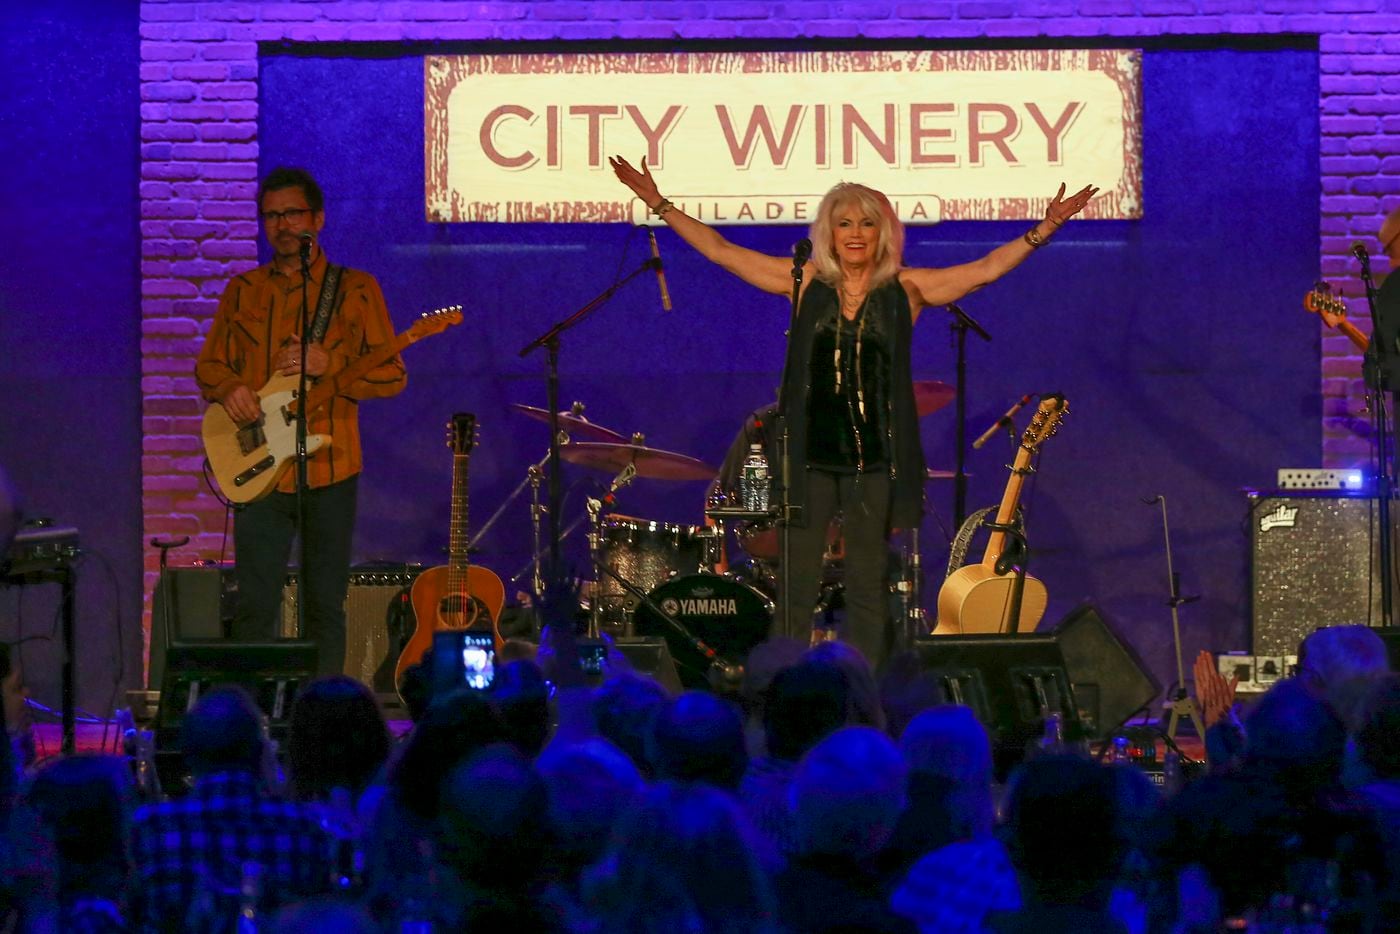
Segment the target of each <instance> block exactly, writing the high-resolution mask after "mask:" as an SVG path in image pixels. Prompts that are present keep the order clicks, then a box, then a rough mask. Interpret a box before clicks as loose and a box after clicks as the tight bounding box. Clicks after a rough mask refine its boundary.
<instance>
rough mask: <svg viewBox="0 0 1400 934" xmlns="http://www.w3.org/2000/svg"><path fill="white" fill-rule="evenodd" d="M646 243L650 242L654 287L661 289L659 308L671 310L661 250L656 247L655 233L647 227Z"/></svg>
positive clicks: (669, 291) (669, 293)
mask: <svg viewBox="0 0 1400 934" xmlns="http://www.w3.org/2000/svg"><path fill="white" fill-rule="evenodd" d="M647 243H649V244H651V259H652V268H654V269H655V270H656V287H657V288H659V289H660V290H661V310H662V311H670V310H671V290H670V289H668V288H666V270H665V268H664V267H663V266H662V265H661V251H660V250H658V249H657V248H656V233H655V232H654V231H653V230H652V229H651V228H650V227H648V228H647Z"/></svg>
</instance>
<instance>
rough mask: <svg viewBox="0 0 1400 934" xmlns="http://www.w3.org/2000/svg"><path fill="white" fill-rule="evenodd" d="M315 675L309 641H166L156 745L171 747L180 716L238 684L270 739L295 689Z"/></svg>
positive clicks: (280, 729) (281, 727) (280, 727)
mask: <svg viewBox="0 0 1400 934" xmlns="http://www.w3.org/2000/svg"><path fill="white" fill-rule="evenodd" d="M315 677H316V646H315V644H314V643H311V642H176V643H172V644H171V645H170V647H169V648H168V649H167V651H166V654H165V673H164V676H163V677H162V679H161V682H160V707H159V708H158V709H157V711H156V747H157V748H158V749H162V750H164V749H170V748H173V747H175V746H177V745H178V743H179V734H180V724H181V722H182V721H183V720H184V717H185V714H186V713H187V712H188V711H189V710H190V709H191V708H193V707H194V705H195V704H196V703H198V702H199V698H200V697H202V696H204V695H205V694H208V693H209V692H210V691H212V690H214V689H215V688H217V687H220V686H222V685H238V686H240V687H242V688H243V689H245V690H246V691H247V692H248V693H249V694H251V695H252V697H253V699H254V700H255V701H257V704H258V708H259V709H260V710H262V712H263V713H264V714H265V715H266V716H267V721H268V727H269V728H270V729H271V730H272V732H273V735H274V737H276V736H279V735H281V734H283V733H284V732H285V730H286V726H287V722H288V719H289V718H290V717H291V713H292V701H293V700H295V699H296V695H297V691H298V690H300V689H301V686H302V685H303V684H305V683H306V682H308V681H310V680H312V679H313V678H315Z"/></svg>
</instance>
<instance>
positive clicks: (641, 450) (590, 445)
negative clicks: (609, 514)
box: [559, 441, 717, 480]
mask: <svg viewBox="0 0 1400 934" xmlns="http://www.w3.org/2000/svg"><path fill="white" fill-rule="evenodd" d="M559 456H560V457H562V458H564V460H566V461H568V462H569V463H571V464H578V465H579V466H580V467H588V468H590V469H592V470H602V471H605V472H607V473H618V472H619V471H621V470H622V469H623V468H625V467H626V466H627V465H628V464H631V465H633V466H634V467H636V468H637V476H639V477H649V478H651V479H653V480H713V479H714V476H715V474H716V473H717V471H716V470H715V468H713V467H711V466H710V465H709V464H706V463H705V462H703V461H698V460H696V459H695V458H693V457H689V456H687V455H685V454H677V453H675V452H674V451H663V450H661V449H659V448H649V447H646V446H645V445H641V444H612V443H609V442H603V441H581V442H578V443H575V444H566V445H564V446H563V447H561V448H560V449H559Z"/></svg>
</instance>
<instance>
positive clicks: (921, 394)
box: [914, 379, 957, 418]
mask: <svg viewBox="0 0 1400 934" xmlns="http://www.w3.org/2000/svg"><path fill="white" fill-rule="evenodd" d="M956 395H957V391H956V390H954V389H953V387H952V386H949V385H948V384H947V383H945V382H943V381H942V380H941V379H918V380H915V381H914V410H915V411H916V412H918V413H919V417H920V418H923V417H924V416H925V415H932V414H933V413H934V412H937V411H938V410H939V409H941V408H943V407H944V406H945V405H947V404H948V403H949V402H952V401H953V397H954V396H956Z"/></svg>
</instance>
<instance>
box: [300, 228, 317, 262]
mask: <svg viewBox="0 0 1400 934" xmlns="http://www.w3.org/2000/svg"><path fill="white" fill-rule="evenodd" d="M298 239H300V240H301V258H302V259H306V258H307V257H309V256H310V255H311V244H313V243H315V242H316V238H315V237H314V236H313V235H312V233H311V231H309V230H308V231H304V232H303V233H301V234H298Z"/></svg>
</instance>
